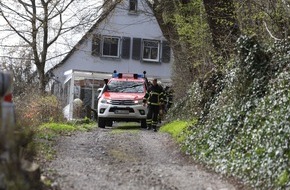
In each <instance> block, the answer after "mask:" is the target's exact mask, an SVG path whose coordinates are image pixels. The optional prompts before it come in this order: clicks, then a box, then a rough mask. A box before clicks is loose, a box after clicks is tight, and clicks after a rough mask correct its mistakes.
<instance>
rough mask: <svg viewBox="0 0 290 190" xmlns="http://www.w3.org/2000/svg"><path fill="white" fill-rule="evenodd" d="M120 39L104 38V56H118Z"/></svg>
mask: <svg viewBox="0 0 290 190" xmlns="http://www.w3.org/2000/svg"><path fill="white" fill-rule="evenodd" d="M118 51H119V39H118V38H104V43H103V55H107V56H118V55H119V54H118Z"/></svg>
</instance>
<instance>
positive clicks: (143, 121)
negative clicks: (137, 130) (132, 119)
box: [141, 119, 147, 128]
mask: <svg viewBox="0 0 290 190" xmlns="http://www.w3.org/2000/svg"><path fill="white" fill-rule="evenodd" d="M141 128H147V124H146V119H142V120H141Z"/></svg>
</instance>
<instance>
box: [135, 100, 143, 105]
mask: <svg viewBox="0 0 290 190" xmlns="http://www.w3.org/2000/svg"><path fill="white" fill-rule="evenodd" d="M134 104H143V99H142V100H134Z"/></svg>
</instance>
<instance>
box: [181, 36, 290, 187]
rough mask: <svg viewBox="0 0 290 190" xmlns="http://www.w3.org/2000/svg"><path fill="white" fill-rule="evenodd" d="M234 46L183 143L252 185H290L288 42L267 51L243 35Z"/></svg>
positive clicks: (201, 157) (222, 170)
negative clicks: (229, 62) (233, 60)
mask: <svg viewBox="0 0 290 190" xmlns="http://www.w3.org/2000/svg"><path fill="white" fill-rule="evenodd" d="M237 45H238V49H237V50H238V53H239V59H238V60H237V61H236V63H235V64H233V65H231V66H230V67H229V68H228V70H227V71H226V75H225V77H224V78H221V81H220V82H218V83H216V84H219V87H220V88H218V89H220V90H219V91H217V93H215V94H214V95H213V96H211V97H212V98H211V99H208V98H207V100H208V102H209V103H208V104H207V105H209V106H208V108H207V107H203V110H202V112H204V109H208V110H207V114H202V115H201V117H200V119H199V121H198V123H197V124H194V125H192V126H190V127H189V132H188V133H186V134H187V135H186V139H185V141H184V143H183V146H184V147H185V148H186V151H187V152H188V153H189V154H191V155H193V156H194V158H195V159H197V160H199V161H201V162H203V163H205V164H206V165H208V166H210V167H213V168H214V169H215V170H216V171H217V172H220V173H223V174H228V175H233V176H236V177H238V178H240V179H242V180H243V181H245V182H246V183H249V184H251V185H252V186H254V187H259V188H264V189H276V188H283V187H285V186H287V185H290V179H289V159H290V148H289V139H290V127H289V126H290V106H289V105H290V83H289V81H290V72H289V70H290V65H289V63H290V59H289V58H290V57H289V55H288V54H289V53H288V52H289V47H290V46H289V45H290V42H289V41H287V40H284V41H280V42H277V43H275V44H274V45H273V46H272V47H271V48H269V50H266V48H263V47H262V46H261V45H260V44H259V42H258V41H257V39H256V38H255V37H251V38H249V37H246V36H242V37H241V38H240V39H239V40H238V43H237ZM193 88H194V86H193ZM195 88H196V90H197V91H199V90H201V88H200V87H199V86H195ZM195 94H198V92H194V94H193V96H194V95H195ZM200 94H201V96H199V97H198V96H196V98H201V99H202V98H203V97H202V96H203V95H205V94H204V93H203V92H202V91H200ZM189 99H190V98H189ZM201 99H196V100H195V101H194V102H192V103H198V102H200V101H201ZM189 101H190V100H189ZM192 107H194V106H192ZM196 107H198V105H196Z"/></svg>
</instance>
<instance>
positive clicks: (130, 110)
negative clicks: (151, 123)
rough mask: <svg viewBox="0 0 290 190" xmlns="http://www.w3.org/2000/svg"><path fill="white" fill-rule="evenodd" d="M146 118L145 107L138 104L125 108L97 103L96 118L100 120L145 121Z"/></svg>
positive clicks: (123, 106) (124, 106)
mask: <svg viewBox="0 0 290 190" xmlns="http://www.w3.org/2000/svg"><path fill="white" fill-rule="evenodd" d="M146 116H147V107H145V106H143V105H139V104H138V105H130V106H128V105H127V106H126V105H111V104H102V103H99V105H98V117H101V118H110V119H114V120H116V121H118V120H124V121H126V120H127V121H130V120H142V119H146Z"/></svg>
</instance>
